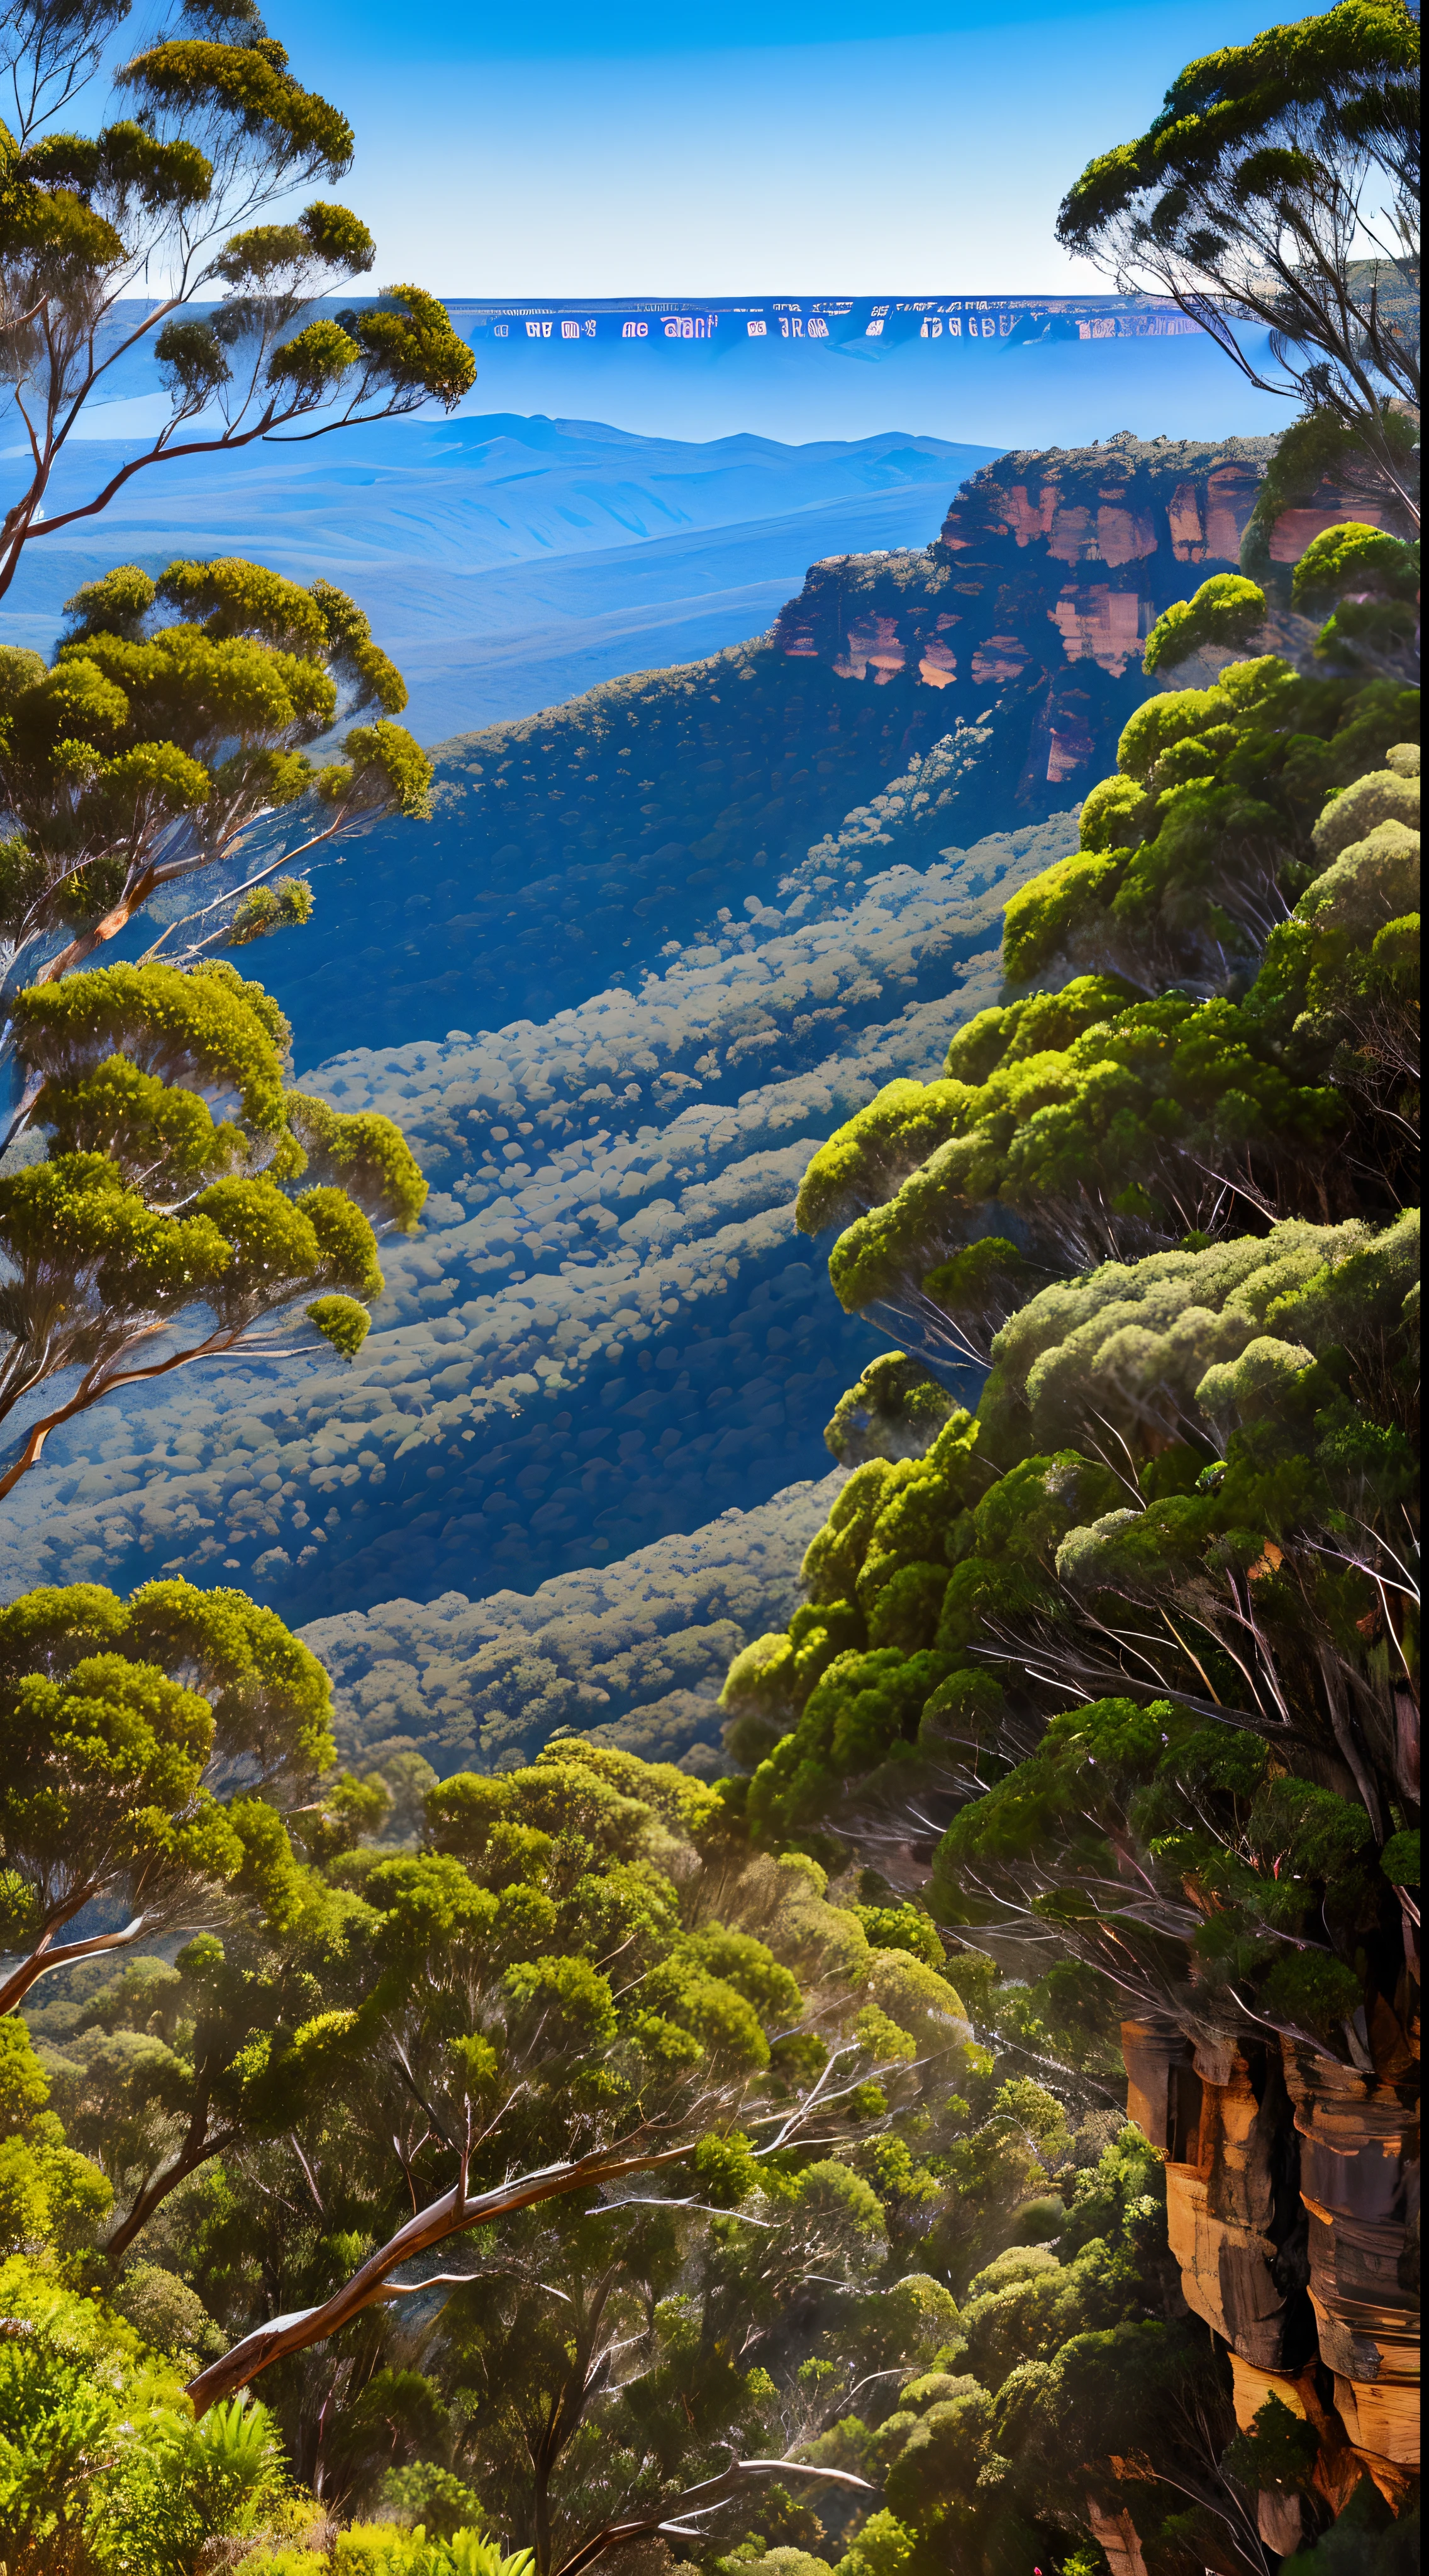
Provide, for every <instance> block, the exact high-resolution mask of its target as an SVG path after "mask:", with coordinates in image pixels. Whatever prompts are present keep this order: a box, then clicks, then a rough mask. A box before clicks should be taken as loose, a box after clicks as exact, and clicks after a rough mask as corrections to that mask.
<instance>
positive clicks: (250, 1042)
mask: <svg viewBox="0 0 1429 2576" xmlns="http://www.w3.org/2000/svg"><path fill="white" fill-rule="evenodd" d="M12 1008H13V1029H14V1033H15V1044H16V1047H17V1049H18V1051H19V1053H20V1056H21V1059H22V1061H23V1063H24V1065H25V1067H26V1069H27V1074H28V1077H29V1082H30V1085H31V1098H32V1104H33V1105H32V1110H31V1114H32V1116H33V1119H34V1121H35V1123H36V1125H37V1127H39V1128H40V1129H41V1130H43V1131H44V1132H45V1134H46V1137H47V1141H48V1145H49V1155H48V1159H47V1160H46V1161H44V1162H40V1163H31V1164H28V1165H26V1166H25V1167H24V1168H23V1169H21V1170H20V1171H18V1172H16V1173H15V1174H13V1175H12V1177H11V1178H10V1179H8V1180H5V1181H0V1245H3V1248H4V1250H5V1252H6V1253H7V1254H8V1257H9V1260H10V1263H11V1265H12V1275H11V1278H10V1280H9V1281H8V1282H7V1284H6V1287H5V1291H4V1294H3V1298H0V1333H3V1335H4V1336H5V1346H4V1348H3V1351H0V1420H3V1419H4V1418H5V1417H6V1416H8V1415H9V1414H11V1413H12V1412H13V1411H14V1409H15V1407H16V1406H17V1405H18V1404H20V1403H22V1402H23V1401H24V1400H25V1399H26V1398H27V1397H30V1396H33V1395H34V1394H35V1393H36V1391H37V1390H38V1389H39V1388H41V1387H43V1386H44V1385H45V1384H46V1383H47V1381H49V1380H50V1379H52V1378H53V1377H55V1376H56V1375H57V1374H58V1373H59V1372H61V1371H63V1370H65V1369H78V1370H79V1371H80V1372H81V1375H80V1378H79V1382H78V1386H77V1389H76V1391H75V1392H73V1393H72V1394H71V1395H70V1396H69V1397H68V1399H67V1400H66V1401H65V1402H64V1403H62V1404H61V1405H60V1407H59V1408H58V1410H57V1411H56V1412H54V1413H51V1414H48V1415H43V1416H41V1418H40V1420H39V1422H38V1424H32V1425H31V1427H30V1429H29V1431H28V1433H27V1435H26V1438H25V1441H24V1444H23V1446H22V1447H21V1450H20V1453H19V1457H18V1459H17V1461H16V1463H15V1465H14V1467H12V1468H11V1470H10V1475H9V1481H10V1482H13V1481H14V1478H15V1476H16V1475H17V1474H18V1473H21V1472H23V1471H24V1470H25V1469H27V1468H28V1467H29V1466H31V1465H33V1464H34V1462H35V1460H36V1459H37V1458H38V1456H39V1454H40V1451H41V1449H42V1447H43V1443H44V1439H45V1436H46V1434H47V1432H48V1431H49V1429H51V1428H52V1427H53V1425H54V1424H55V1423H56V1422H57V1421H60V1420H65V1419H68V1418H69V1417H70V1415H71V1414H73V1413H75V1412H79V1411H83V1410H85V1409H87V1408H88V1407H89V1406H91V1405H93V1404H97V1403H99V1402H101V1401H102V1400H103V1398H104V1397H105V1396H106V1395H108V1394H109V1393H111V1392H112V1391H113V1390H115V1389H116V1388H118V1387H121V1386H124V1385H126V1384H129V1383H131V1382H133V1381H135V1380H138V1379H142V1378H144V1377H146V1376H148V1375H151V1374H153V1369H152V1368H151V1367H150V1366H149V1365H148V1364H147V1362H148V1352H147V1345H148V1344H149V1343H150V1342H151V1341H152V1340H153V1338H154V1336H155V1334H156V1333H157V1332H159V1331H160V1330H163V1329H167V1328H177V1330H178V1332H179V1335H180V1341H179V1345H178V1347H177V1349H173V1348H171V1349H170V1351H169V1353H168V1354H167V1355H166V1357H165V1358H164V1359H163V1360H162V1361H161V1362H159V1363H158V1364H157V1365H158V1367H159V1368H160V1369H161V1370H169V1369H173V1368H175V1367H180V1366H184V1365H186V1364H189V1363H191V1362H193V1361H196V1360H199V1359H202V1358H206V1357H208V1356H210V1355H212V1354H215V1353H218V1352H223V1351H228V1350H231V1349H233V1348H235V1347H236V1346H237V1345H238V1344H239V1343H241V1342H243V1341H244V1339H245V1337H246V1336H249V1335H251V1334H252V1333H253V1332H254V1329H255V1327H258V1326H260V1325H261V1324H263V1323H264V1322H265V1321H267V1320H268V1319H269V1318H270V1317H273V1316H275V1315H278V1314H280V1313H281V1312H282V1310H283V1308H284V1307H286V1306H289V1305H290V1304H292V1303H293V1302H294V1301H295V1300H296V1299H298V1298H299V1297H302V1296H303V1295H304V1294H306V1295H307V1296H308V1297H309V1299H310V1300H311V1302H310V1303H309V1305H308V1308H307V1313H308V1315H309V1318H310V1320H311V1321H312V1323H313V1325H314V1326H315V1329H316V1330H317V1331H318V1332H319V1333H320V1334H321V1335H323V1337H324V1338H325V1339H327V1340H329V1341H331V1342H332V1343H333V1344H334V1345H335V1347H336V1348H338V1349H339V1350H340V1351H341V1352H342V1353H343V1354H344V1356H345V1357H348V1358H352V1357H354V1356H355V1354H356V1352H357V1350H358V1349H359V1348H360V1347H361V1343H362V1340H363V1337H364V1336H365V1333H366V1330H367V1314H366V1306H367V1304H368V1302H369V1301H370V1300H371V1299H372V1298H374V1297H376V1296H378V1295H380V1293H381V1289H382V1274H381V1271H380V1270H379V1269H378V1266H377V1258H376V1250H377V1247H376V1238H375V1235H374V1232H373V1224H374V1221H375V1223H376V1224H378V1225H383V1226H386V1225H393V1224H395V1225H397V1226H400V1227H401V1228H403V1229H404V1230H405V1231H407V1232H411V1231H412V1230H413V1229H414V1228H415V1226H416V1224H417V1221H418V1219H419V1217H420V1214H421V1210H422V1206H423V1204H424V1201H425V1199H426V1194H427V1185H426V1182H425V1180H424V1179H423V1177H422V1175H421V1173H420V1171H419V1170H418V1168H417V1165H416V1163H415V1161H414V1160H413V1157H412V1154H411V1152H410V1150H409V1148H408V1146H407V1144H406V1141H405V1139H404V1138H403V1137H402V1135H401V1133H400V1132H399V1130H398V1129H397V1128H395V1127H394V1126H393V1125H392V1124H391V1122H390V1120H388V1119H385V1118H380V1117H377V1116H376V1115H374V1114H372V1113H370V1112H369V1113H364V1114H362V1115H359V1116H355V1117H354V1116H347V1115H345V1114H344V1113H342V1112H341V1111H338V1110H335V1109H331V1108H329V1106H328V1105H327V1103H326V1102H325V1101H320V1100H316V1099H312V1098H310V1097H309V1096H307V1095H306V1094H304V1093H301V1092H294V1091H289V1090H287V1089H286V1088H285V1086H284V1076H283V1064H284V1055H285V1052H286V1049H287V1045H288V1042H289V1037H290V1032H289V1029H288V1026H287V1023H286V1021H285V1020H284V1019H283V1017H282V1014H281V1012H279V1011H278V1010H277V1009H276V1007H275V1006H274V1004H273V1003H272V1002H271V1001H270V1000H269V998H268V996H267V994H266V993H265V992H264V991H263V989H262V987H261V986H260V985H257V984H252V983H246V982H245V981H244V980H243V978H242V977H241V976H240V975H239V974H238V972H237V970H236V968H234V967H232V966H230V965H228V964H227V963H226V962H221V961H217V960H213V961H209V962H207V963H204V964H201V965H199V966H198V967H196V968H195V969H194V970H193V971H192V972H190V973H187V974H185V973H181V972H180V971H179V970H178V969H177V968H176V967H174V966H170V965H167V964H162V963H158V962H151V963H150V964H148V965H142V966H127V965H126V966H109V967H101V968H97V969H95V970H93V971H91V972H90V973H88V974H85V975H81V976H76V977H72V978H70V979H68V980H67V981H65V982H63V983H50V984H44V985H37V986H32V987H30V988H29V989H28V990H26V991H24V992H22V993H20V994H19V995H18V996H17V997H16V999H15V1002H14V1004H13V1006H12ZM215 1109H217V1110H218V1111H219V1113H220V1114H219V1115H218V1116H217V1117H215V1115H214V1111H215ZM304 1178H306V1180H307V1183H308V1186H307V1187H305V1188H301V1189H300V1188H299V1187H298V1183H299V1182H300V1181H301V1180H303V1179H304ZM314 1290H318V1291H320V1292H323V1293H320V1294H319V1295H318V1296H317V1297H313V1296H312V1292H313V1291H314ZM359 1300H360V1301H362V1302H361V1303H359V1302H358V1301H359ZM204 1309H207V1313H206V1314H205V1312H204ZM185 1334H187V1335H188V1336H189V1338H188V1339H187V1340H184V1339H183V1336H184V1335H185Z"/></svg>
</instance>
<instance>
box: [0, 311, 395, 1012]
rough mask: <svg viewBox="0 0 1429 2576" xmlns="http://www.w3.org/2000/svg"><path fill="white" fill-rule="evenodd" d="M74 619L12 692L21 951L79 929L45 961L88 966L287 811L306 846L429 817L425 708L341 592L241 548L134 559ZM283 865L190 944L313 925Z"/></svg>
mask: <svg viewBox="0 0 1429 2576" xmlns="http://www.w3.org/2000/svg"><path fill="white" fill-rule="evenodd" d="M179 327H180V328H188V327H190V326H188V325H182V326H179ZM195 327H201V326H195ZM320 327H321V326H320ZM67 614H68V616H69V618H70V625H69V627H68V629H67V630H66V633H65V634H64V636H63V637H62V638H61V640H60V643H59V644H58V646H57V647H56V650H55V655H54V660H53V663H52V665H51V667H50V669H49V670H48V671H47V670H46V669H45V667H44V665H43V664H42V663H41V662H40V661H39V660H38V657H35V656H31V657H29V662H28V664H27V665H26V667H25V669H24V670H23V671H22V670H21V669H20V668H19V667H18V666H17V667H16V668H15V669H14V671H13V674H12V680H11V686H10V687H9V688H8V689H7V690H6V693H5V697H6V710H5V723H4V729H3V735H0V779H2V780H3V785H4V790H5V795H6V801H7V803H8V806H9V809H10V813H11V815H12V818H13V821H14V824H15V827H16V834H15V838H14V839H13V841H12V842H11V844H10V845H9V848H10V857H9V864H8V867H7V868H6V870H5V871H4V872H3V874H0V901H2V902H3V906H4V910H3V919H0V926H3V929H4V932H5V935H6V937H7V938H8V939H9V940H10V941H11V943H12V944H13V946H14V948H15V949H16V951H17V952H18V954H19V956H20V958H21V960H22V961H24V960H26V959H28V958H29V957H30V956H31V955H33V957H34V961H35V963H36V965H38V964H39V963H40V962H41V958H42V956H43V955H44V952H45V951H46V950H50V949H53V946H54V942H55V940H56V938H57V937H64V936H68V938H69V941H70V945H69V947H67V948H64V949H62V952H61V956H60V959H59V961H58V970H57V968H56V964H55V962H54V961H53V959H51V961H50V963H49V964H48V966H47V968H46V971H47V972H48V973H50V974H53V973H54V972H56V971H63V969H64V968H65V967H66V966H67V965H71V964H74V963H77V962H79V960H80V959H81V958H82V956H83V955H85V954H87V953H88V952H89V951H90V950H91V949H92V948H93V947H94V945H95V944H96V943H97V942H98V941H101V940H108V939H112V938H113V937H114V936H115V935H116V933H117V932H118V931H120V930H122V929H123V927H124V925H125V923H126V922H128V921H129V920H130V919H131V918H132V917H133V915H134V914H135V913H136V912H138V911H140V910H142V908H143V907H144V905H145V904H147V903H148V901H149V899H150V897H151V896H152V895H153V894H154V892H155V889H156V887H158V886H159V885H160V884H161V883H162V885H163V886H165V887H168V886H171V885H174V884H176V883H183V882H187V881H188V880H190V879H193V878H196V877H198V876H200V875H202V874H203V873H205V872H206V871H208V870H211V869H212V868H214V867H215V866H217V865H218V864H219V863H221V862H223V861H225V860H226V859H228V858H230V857H231V856H232V855H233V854H234V853H236V852H237V851H238V850H239V848H240V846H241V845H242V843H243V839H244V836H245V834H246V833H247V832H248V831H249V830H250V828H251V827H252V826H253V824H254V823H255V822H257V821H259V820H260V819H261V818H264V817H266V816H268V815H269V814H271V813H272V812H273V811H274V810H275V809H277V810H279V811H288V810H291V811H293V812H294V813H295V819H296V820H297V828H298V832H299V836H300V841H301V846H302V848H304V849H308V848H310V847H311V846H313V843H314V839H315V838H316V839H317V840H322V841H326V840H330V839H331V838H332V836H333V835H334V833H336V832H339V831H342V830H346V829H349V828H351V827H352V825H354V824H355V823H357V822H364V823H366V822H370V821H372V820H374V819H375V818H377V817H378V816H379V815H381V814H383V813H388V812H395V813H402V814H407V815H412V816H420V815H422V814H425V812H426V811H427V801H426V798H427V787H428V785H429V783H430V779H431V763H430V761H429V760H428V759H427V758H426V755H425V753H423V752H422V751H421V750H420V749H419V747H418V745H417V744H416V743H415V742H413V740H412V738H411V736H410V735H409V734H406V733H404V732H403V731H402V730H401V728H400V727H399V726H396V725H394V724H392V723H391V722H390V721H389V718H390V717H391V716H392V715H394V714H398V713H400V711H401V709H402V707H403V706H404V705H405V703H406V689H405V687H404V685H403V682H402V678H401V675H400V673H399V672H398V671H397V670H396V669H395V668H394V666H393V665H392V663H391V662H390V661H389V660H388V659H387V656H386V655H385V654H384V653H382V652H380V651H379V649H378V647H377V646H376V645H375V644H374V643H373V642H372V638H371V633H370V629H369V627H368V623H367V619H366V617H365V616H364V615H363V613H362V611H361V610H360V609H359V608H358V607H357V606H356V605H355V603H354V602H353V601H352V600H350V599H348V598H347V597H346V595H345V594H344V593H343V592H342V591H339V590H336V589H334V588H333V586H332V584H331V583H329V582H326V581H319V582H315V583H314V584H313V585H312V587H311V589H308V590H305V589H301V588H300V587H299V586H298V585H297V584H296V583H294V582H290V581H286V580H284V579H283V578H282V577H281V576H280V575H279V574H277V573H273V572H270V571H268V570H266V569H265V567H263V566H262V565H259V564H250V563H245V562H243V561H241V560H239V559H238V558H237V557H233V556H223V557H218V558H216V559H214V560H213V561H211V562H205V563H199V562H189V561H184V560H180V561H176V562H174V563H171V564H170V565H169V566H168V568H167V570H166V571H164V572H163V573H161V574H160V576H159V578H158V580H157V581H154V580H151V579H150V577H149V575H148V574H146V573H144V572H141V571H140V570H139V568H138V567H137V566H136V565H133V564H125V565H121V566H120V567H119V568H118V569H117V570H115V571H113V572H110V573H106V574H104V575H103V576H102V577H101V578H100V579H99V580H97V581H92V582H89V583H86V584H85V586H84V587H83V588H82V589H81V590H79V591H77V592H76V593H75V595H74V597H73V598H72V599H71V600H70V601H69V603H68V609H67ZM369 707H370V708H372V709H374V710H375V711H376V713H377V721H376V722H375V723H359V724H357V725H355V726H354V727H353V729H352V731H351V732H350V733H349V734H348V736H347V738H346V743H345V745H344V749H345V751H346V754H347V757H346V760H345V762H344V761H339V762H336V763H334V762H329V764H328V765H327V766H326V767H325V768H324V769H322V770H321V772H319V771H316V770H314V768H313V765H312V763H311V761H310V760H309V759H308V757H307V748H306V747H307V746H308V745H309V744H311V743H313V742H314V741H316V740H317V739H318V737H319V736H321V735H324V734H326V733H328V732H329V731H330V730H331V728H332V726H333V724H334V722H335V721H338V720H339V717H340V715H345V716H347V717H349V718H350V717H352V716H354V715H359V714H361V713H362V712H363V710H364V709H365V708H369ZM297 809H301V812H298V810H297ZM280 865H281V861H277V860H265V863H264V866H263V869H262V871H261V873H260V875H259V876H258V877H257V878H256V879H253V880H251V881H250V882H249V883H248V884H247V885H246V887H242V888H240V889H238V890H237V892H236V896H235V897H234V898H233V899H230V898H229V897H227V896H225V895H219V896H218V897H216V898H215V900H214V901H213V902H212V903H210V904H208V905H205V906H202V907H201V909H200V910H199V912H197V913H192V914H189V915H187V916H185V919H186V920H187V921H193V922H199V923H201V924H202V925H203V926H202V928H201V929H200V930H199V932H198V933H197V935H196V943H195V945H194V947H193V949H192V950H191V951H190V953H191V954H199V953H201V952H202V950H203V949H204V948H205V947H211V946H212V945H214V944H215V942H216V941H220V940H226V941H227V942H228V943H229V944H230V945H232V946H235V947H242V946H245V945H246V944H248V943H249V942H251V941H252V940H254V939H259V938H265V937H267V936H268V935H269V934H270V933H271V932H273V931H275V930H278V929H281V928H285V927H290V926H294V925H300V924H301V923H303V922H305V921H306V920H307V919H308V918H309V916H310V914H311V911H312V902H313V897H312V888H311V886H310V885H309V884H308V882H307V880H306V878H304V877H301V876H298V877H294V876H282V877H278V878H277V881H276V882H274V881H273V880H274V878H275V875H276V871H277V869H278V867H279V866H280ZM160 871H162V873H161V874H160ZM215 914H217V915H218V916H219V921H218V924H217V926H216V925H215V921H214V916H215ZM174 926H175V925H174V924H172V923H171V925H170V928H171V929H172V928H173V927H174ZM169 936H170V931H165V932H164V933H163V934H162V938H161V941H160V945H163V944H164V941H166V940H167V939H168V937H169ZM21 971H22V972H23V965H22V970H21Z"/></svg>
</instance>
